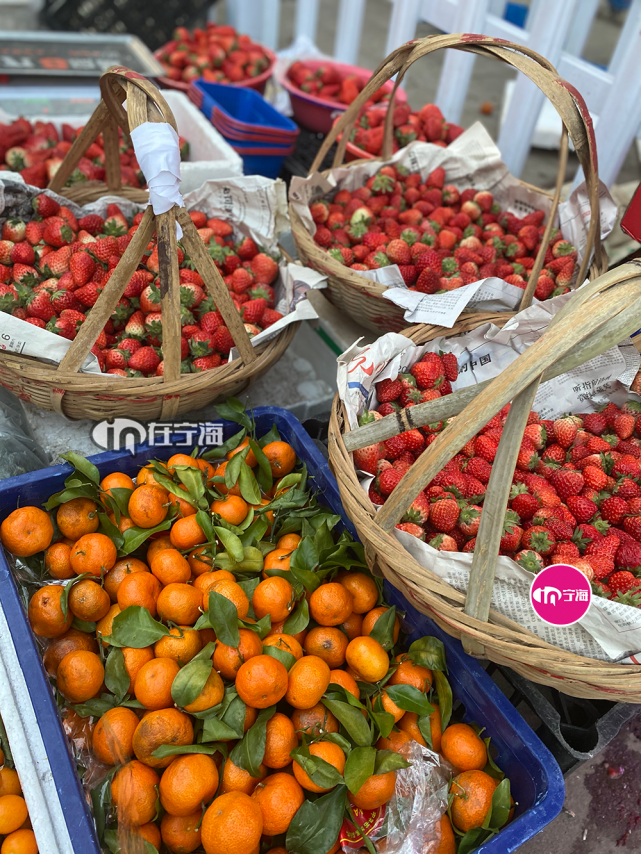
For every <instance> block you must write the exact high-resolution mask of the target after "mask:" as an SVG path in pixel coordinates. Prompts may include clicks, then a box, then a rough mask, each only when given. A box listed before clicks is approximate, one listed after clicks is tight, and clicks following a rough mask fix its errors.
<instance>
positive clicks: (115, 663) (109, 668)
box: [105, 646, 131, 705]
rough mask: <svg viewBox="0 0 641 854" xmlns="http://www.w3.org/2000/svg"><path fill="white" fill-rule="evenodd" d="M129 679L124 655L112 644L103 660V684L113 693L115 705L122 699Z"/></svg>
mask: <svg viewBox="0 0 641 854" xmlns="http://www.w3.org/2000/svg"><path fill="white" fill-rule="evenodd" d="M130 681H131V680H130V678H129V674H128V673H127V668H126V667H125V656H124V655H123V652H122V650H121V649H120V647H117V646H114V647H112V649H111V650H110V651H109V655H108V656H107V660H106V661H105V685H106V686H107V688H108V689H109V690H110V691H111V693H112V694H113V695H114V698H115V701H116V705H118V703H120V702H122V700H123V699H124V697H125V694H126V693H127V691H128V690H129V682H130Z"/></svg>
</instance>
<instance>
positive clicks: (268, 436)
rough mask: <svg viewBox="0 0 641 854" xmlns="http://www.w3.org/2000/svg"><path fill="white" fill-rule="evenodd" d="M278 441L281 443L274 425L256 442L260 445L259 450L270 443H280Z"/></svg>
mask: <svg viewBox="0 0 641 854" xmlns="http://www.w3.org/2000/svg"><path fill="white" fill-rule="evenodd" d="M280 441H281V439H280V433H279V432H278V429H277V427H276V425H275V424H274V425H273V426H272V427H271V428H270V430H269V432H267V433H265V435H264V436H262V437H261V438H260V439H259V440H258V444H259V445H260V447H261V448H264V447H265V445H269V444H270V443H271V442H280Z"/></svg>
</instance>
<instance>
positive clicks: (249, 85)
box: [154, 45, 276, 95]
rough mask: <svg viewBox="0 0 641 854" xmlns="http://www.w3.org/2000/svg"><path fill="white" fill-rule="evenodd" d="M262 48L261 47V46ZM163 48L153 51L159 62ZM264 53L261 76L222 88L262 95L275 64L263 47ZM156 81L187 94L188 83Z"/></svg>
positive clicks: (266, 49) (226, 84) (164, 79)
mask: <svg viewBox="0 0 641 854" xmlns="http://www.w3.org/2000/svg"><path fill="white" fill-rule="evenodd" d="M261 47H262V45H261ZM164 49H165V47H159V48H158V50H157V51H155V53H154V56H155V57H156V59H157V60H158V61H159V62H160V57H161V55H162V52H163V51H164ZM263 50H264V51H265V55H266V56H267V58H268V59H269V66H268V67H267V68H266V69H265V70H264V71H263V73H262V74H258V75H257V76H256V77H248V78H247V80H241V81H240V83H222V84H221V85H223V86H240V87H242V88H244V89H255V90H256V91H257V92H260V94H261V95H262V94H263V93H264V92H265V86H266V85H267V81H268V80H269V78H270V77H271V76H272V74H273V71H274V65H275V64H276V56H275V54H274V52H273V51H271V50H270V49H269V48H267V47H263ZM156 80H158V82H159V83H160V84H161V85H162V86H164V87H165V89H178V90H179V91H180V92H185V93H187V92H188V91H189V83H183V81H182V80H171V79H170V78H169V77H157V78H156Z"/></svg>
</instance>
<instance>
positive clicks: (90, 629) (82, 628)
mask: <svg viewBox="0 0 641 854" xmlns="http://www.w3.org/2000/svg"><path fill="white" fill-rule="evenodd" d="M97 625H98V624H97V623H90V622H88V621H87V620H79V619H78V617H74V618H73V623H72V624H71V628H72V629H78V631H79V632H87V634H89V635H92V634H94V632H95V631H96V626H97Z"/></svg>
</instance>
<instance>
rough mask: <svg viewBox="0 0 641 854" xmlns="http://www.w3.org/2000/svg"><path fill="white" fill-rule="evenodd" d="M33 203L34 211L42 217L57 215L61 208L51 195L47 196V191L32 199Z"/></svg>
mask: <svg viewBox="0 0 641 854" xmlns="http://www.w3.org/2000/svg"><path fill="white" fill-rule="evenodd" d="M31 204H32V206H33V209H34V211H35V212H36V213H37V214H38V216H40V217H42V219H47V218H48V217H50V216H55V215H56V214H57V213H58V211H59V210H60V205H59V204H58V202H57V201H56V200H55V199H52V198H51V196H47V195H46V194H45V193H40V195H38V196H36V197H35V198H34V199H33V200H32V202H31Z"/></svg>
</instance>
